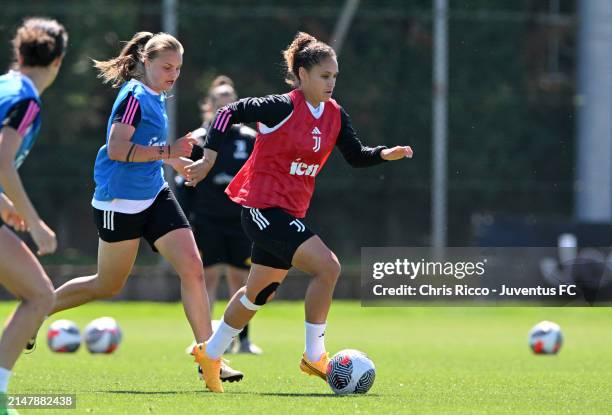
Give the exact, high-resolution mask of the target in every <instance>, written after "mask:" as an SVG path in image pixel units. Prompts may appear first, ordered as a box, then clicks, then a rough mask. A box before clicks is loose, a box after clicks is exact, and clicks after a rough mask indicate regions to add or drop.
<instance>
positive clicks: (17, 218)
mask: <svg viewBox="0 0 612 415" xmlns="http://www.w3.org/2000/svg"><path fill="white" fill-rule="evenodd" d="M0 218H2V221H3V222H4V223H6V224H7V225H8V226H10V227H11V228H13V229H15V230H16V231H18V232H23V231H25V230H26V229H27V228H28V226H27V225H26V222H25V220H24V219H23V216H21V215H20V214H19V212H17V209H15V206H13V203H12V202H11V201H10V200H9V199H8V198H4V197H3V198H2V199H1V201H0Z"/></svg>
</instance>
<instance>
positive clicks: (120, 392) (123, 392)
mask: <svg viewBox="0 0 612 415" xmlns="http://www.w3.org/2000/svg"><path fill="white" fill-rule="evenodd" d="M200 392H202V389H198V390H183V391H136V390H113V391H95V392H94V393H110V394H116V395H188V394H189V395H190V394H194V393H200Z"/></svg>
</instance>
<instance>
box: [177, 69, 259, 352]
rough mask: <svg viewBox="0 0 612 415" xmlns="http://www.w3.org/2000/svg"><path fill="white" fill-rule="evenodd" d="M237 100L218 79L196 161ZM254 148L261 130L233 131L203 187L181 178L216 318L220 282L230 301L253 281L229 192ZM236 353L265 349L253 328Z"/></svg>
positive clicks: (206, 107)
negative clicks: (216, 122) (220, 115)
mask: <svg viewBox="0 0 612 415" xmlns="http://www.w3.org/2000/svg"><path fill="white" fill-rule="evenodd" d="M237 99H238V96H237V94H236V91H235V89H234V83H233V81H232V80H231V79H230V78H228V77H227V76H218V77H217V78H216V79H215V80H214V81H213V82H212V83H211V85H210V88H209V90H208V95H207V96H206V98H205V100H204V102H203V103H202V107H201V108H202V117H203V119H204V124H203V125H202V127H201V128H198V129H197V130H195V131H193V132H192V135H193V136H194V137H195V138H197V139H198V143H197V144H196V145H194V146H193V152H192V153H191V159H192V160H193V161H196V160H200V159H201V158H202V156H203V154H204V139H205V138H206V132H207V131H208V128H209V126H210V122H211V121H212V119H213V117H214V114H215V113H216V112H217V110H218V109H219V108H221V107H224V106H225V105H227V104H229V103H231V102H234V101H236V100H237ZM254 143H255V130H253V129H252V128H249V127H247V126H245V125H232V126H230V127H229V132H228V136H227V138H226V139H225V140H224V141H223V143H222V144H221V147H219V158H218V162H217V163H215V165H214V166H213V168H212V169H211V171H210V173H209V174H208V176H207V177H206V179H204V180H202V183H200V184H199V186H198V187H196V188H193V187H188V186H185V185H184V180H183V178H182V177H181V176H177V184H178V186H177V194H178V195H179V196H180V197H179V200H180V201H181V204H182V206H183V209H184V211H185V214H186V215H187V217H188V218H189V221H190V222H191V224H192V226H193V231H194V236H195V239H196V242H197V244H198V248H199V249H200V255H201V256H202V262H203V263H204V278H205V279H206V288H207V291H208V301H209V302H210V307H211V315H212V308H213V307H214V303H215V300H216V299H217V290H218V287H219V279H220V277H221V276H222V275H223V273H224V271H225V276H226V277H227V286H228V291H229V295H230V298H231V297H232V296H233V295H234V293H235V292H236V291H238V289H239V288H240V287H242V286H244V284H245V283H246V279H247V276H248V275H249V271H248V270H249V267H250V266H251V241H250V240H249V239H248V238H247V236H246V235H245V234H244V231H243V230H242V225H241V224H240V210H241V208H240V205H238V204H236V203H234V202H232V201H231V200H230V199H229V197H228V196H227V195H226V194H225V188H226V187H227V185H228V184H229V183H230V181H231V180H232V179H233V178H234V176H235V175H236V173H238V170H240V168H241V167H242V165H243V164H244V162H245V161H246V160H247V159H248V158H249V156H250V155H251V152H252V151H253V145H254ZM224 266H225V267H224ZM224 268H225V270H224ZM191 349H192V348H191V347H190V348H189V351H190V352H191ZM230 352H238V353H252V354H261V353H262V350H261V348H260V347H259V346H257V345H255V344H254V343H252V342H251V341H250V339H249V325H248V324H247V325H246V326H245V327H244V329H243V330H242V331H241V332H240V334H239V335H238V338H237V340H235V341H234V342H233V344H232V347H230Z"/></svg>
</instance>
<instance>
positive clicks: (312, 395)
mask: <svg viewBox="0 0 612 415" xmlns="http://www.w3.org/2000/svg"><path fill="white" fill-rule="evenodd" d="M202 392H204V393H207V392H205V391H203V390H201V389H198V390H183V391H138V390H106V391H96V392H95V393H110V394H118V395H187V394H201V393H202ZM207 394H208V393H207ZM225 394H226V395H256V396H277V397H280V398H295V397H299V398H336V399H342V398H349V397H368V396H371V397H379V396H380V395H378V394H376V393H369V394H367V395H359V394H356V395H334V394H333V393H295V392H293V393H291V392H246V391H236V392H232V391H227V392H225ZM210 395H211V396H213V394H210Z"/></svg>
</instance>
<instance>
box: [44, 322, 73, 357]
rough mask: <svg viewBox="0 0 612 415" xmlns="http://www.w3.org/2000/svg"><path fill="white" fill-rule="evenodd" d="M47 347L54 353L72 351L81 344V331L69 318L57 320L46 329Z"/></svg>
mask: <svg viewBox="0 0 612 415" xmlns="http://www.w3.org/2000/svg"><path fill="white" fill-rule="evenodd" d="M47 344H48V345H49V349H51V351H53V352H56V353H74V352H76V351H77V350H78V349H79V346H80V345H81V332H80V331H79V328H78V327H77V325H76V324H74V322H72V321H70V320H57V321H54V322H53V323H51V325H50V326H49V330H48V331H47Z"/></svg>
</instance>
